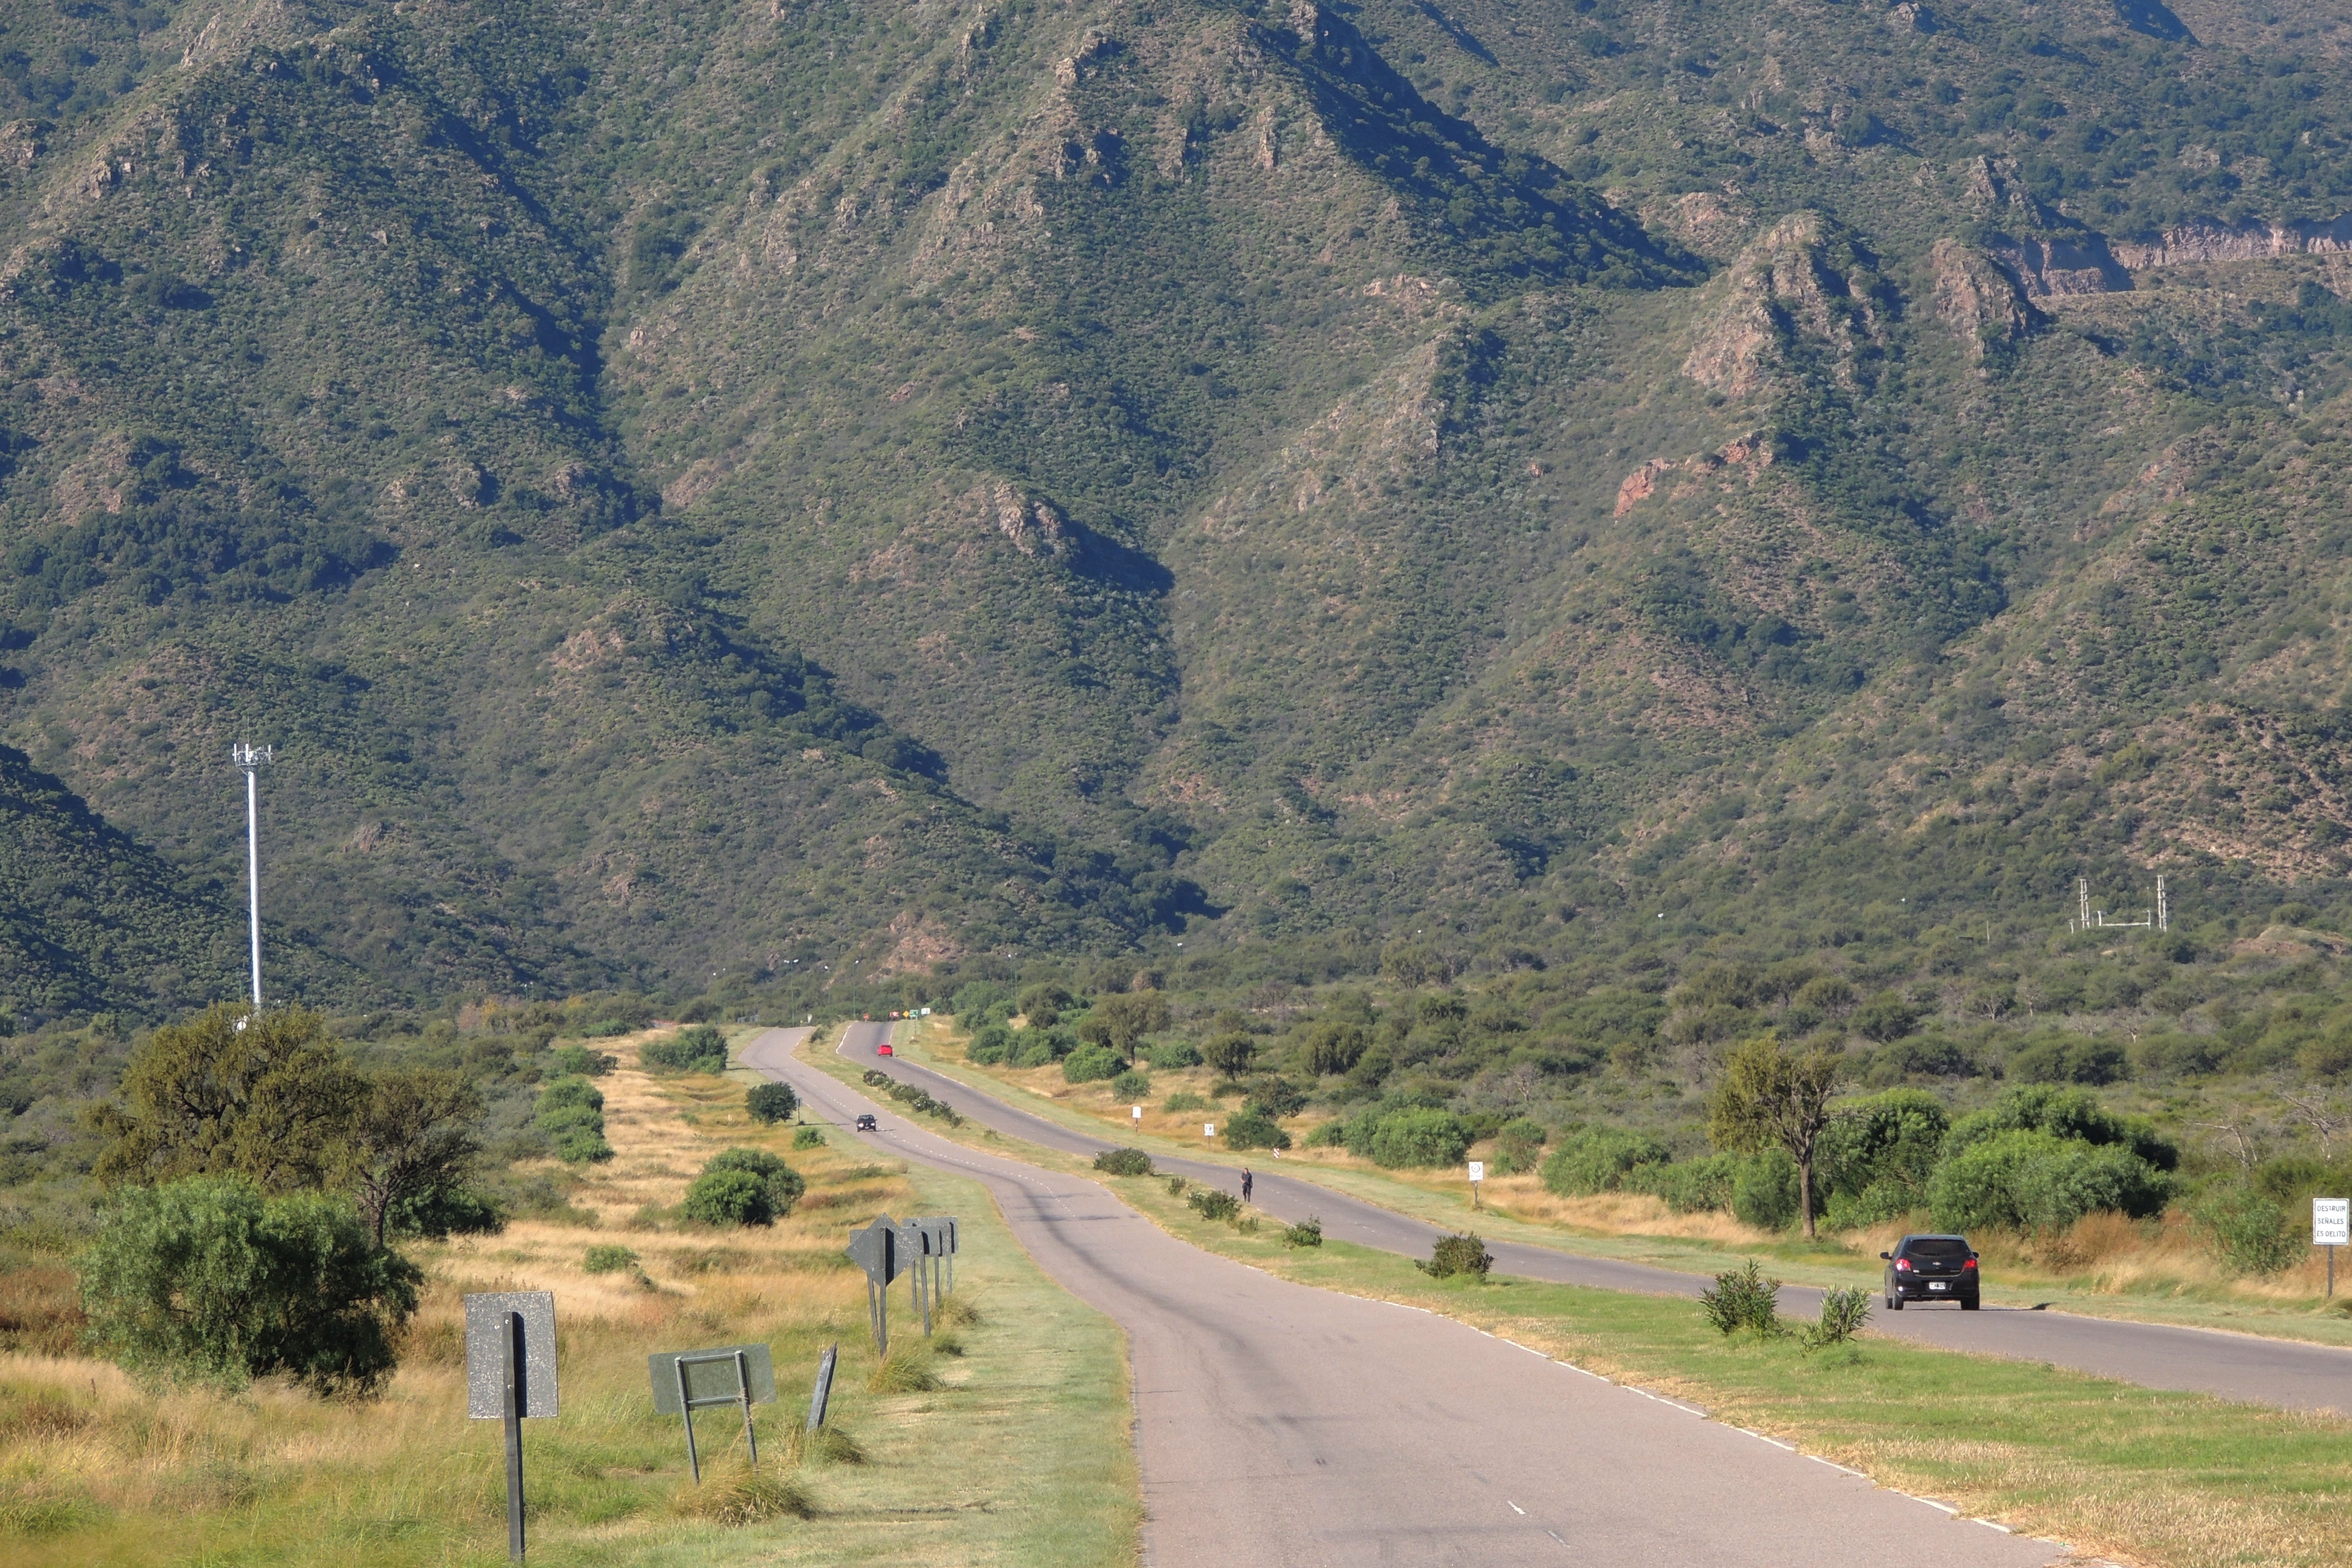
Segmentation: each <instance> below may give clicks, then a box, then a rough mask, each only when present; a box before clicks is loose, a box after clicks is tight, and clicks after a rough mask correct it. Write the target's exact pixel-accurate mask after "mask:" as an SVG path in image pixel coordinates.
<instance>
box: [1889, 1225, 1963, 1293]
mask: <svg viewBox="0 0 2352 1568" xmlns="http://www.w3.org/2000/svg"><path fill="white" fill-rule="evenodd" d="M1878 1256H1879V1257H1881V1258H1885V1259H1886V1306H1887V1310H1890V1311H1895V1312H1899V1311H1901V1310H1903V1304H1904V1303H1905V1302H1906V1301H1958V1303H1959V1304H1960V1310H1962V1311H1964V1312H1973V1311H1975V1310H1977V1301H1978V1296H1977V1287H1978V1277H1977V1254H1976V1249H1975V1248H1974V1247H1970V1246H1969V1238H1968V1237H1965V1236H1906V1237H1904V1238H1903V1240H1902V1241H1901V1243H1900V1244H1898V1245H1897V1246H1896V1247H1895V1250H1894V1251H1892V1252H1882V1253H1880V1254H1879V1255H1878Z"/></svg>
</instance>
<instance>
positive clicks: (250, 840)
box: [228, 741, 277, 1013]
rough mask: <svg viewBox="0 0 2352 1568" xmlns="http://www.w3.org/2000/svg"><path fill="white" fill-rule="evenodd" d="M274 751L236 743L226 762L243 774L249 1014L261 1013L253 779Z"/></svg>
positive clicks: (256, 815) (258, 872) (258, 869)
mask: <svg viewBox="0 0 2352 1568" xmlns="http://www.w3.org/2000/svg"><path fill="white" fill-rule="evenodd" d="M276 751H277V748H276V747H274V746H255V745H250V744H247V742H243V741H240V742H237V743H236V745H233V746H231V747H230V748H229V749H228V758H229V761H230V762H232V763H236V766H237V767H238V769H239V770H241V771H242V772H243V773H244V774H245V891H246V904H247V911H248V913H249V914H250V916H251V921H252V930H253V1010H254V1011H255V1012H256V1013H258V1012H260V1011H261V813H260V798H259V794H258V789H257V785H256V784H255V783H254V775H255V774H256V773H259V772H260V771H261V766H262V764H263V763H267V762H268V761H269V759H270V757H271V756H272V754H274V753H275V752H276Z"/></svg>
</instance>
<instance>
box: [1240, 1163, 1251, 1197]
mask: <svg viewBox="0 0 2352 1568" xmlns="http://www.w3.org/2000/svg"><path fill="white" fill-rule="evenodd" d="M1253 1179H1254V1178H1252V1176H1251V1175H1250V1173H1249V1167H1248V1166H1247V1165H1244V1166H1243V1167H1242V1202H1244V1203H1247V1202H1249V1201H1250V1183H1251V1181H1252V1180H1253Z"/></svg>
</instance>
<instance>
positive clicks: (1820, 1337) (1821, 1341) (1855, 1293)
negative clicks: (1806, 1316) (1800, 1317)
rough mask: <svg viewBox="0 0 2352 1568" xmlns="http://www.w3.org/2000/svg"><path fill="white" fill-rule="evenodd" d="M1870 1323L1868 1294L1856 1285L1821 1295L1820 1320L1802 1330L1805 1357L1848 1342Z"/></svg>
mask: <svg viewBox="0 0 2352 1568" xmlns="http://www.w3.org/2000/svg"><path fill="white" fill-rule="evenodd" d="M1869 1321H1870V1292H1869V1291H1868V1290H1866V1289H1863V1288H1862V1287H1861V1286H1859V1285H1846V1286H1839V1287H1835V1288H1832V1289H1829V1290H1825V1291H1823V1292H1822V1317H1821V1321H1819V1322H1817V1323H1809V1324H1807V1325H1806V1327H1805V1335H1804V1345H1805V1350H1806V1352H1807V1353H1808V1354H1810V1353H1811V1352H1814V1351H1818V1350H1827V1349H1828V1348H1829V1347H1830V1346H1832V1345H1842V1344H1847V1343H1850V1342H1852V1341H1853V1336H1854V1335H1856V1334H1858V1333H1860V1332H1861V1331H1862V1329H1863V1325H1864V1324H1865V1323H1867V1322H1869Z"/></svg>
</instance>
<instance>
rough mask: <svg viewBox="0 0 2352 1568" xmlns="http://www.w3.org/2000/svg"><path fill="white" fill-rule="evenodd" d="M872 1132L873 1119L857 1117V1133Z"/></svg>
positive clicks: (873, 1128)
mask: <svg viewBox="0 0 2352 1568" xmlns="http://www.w3.org/2000/svg"><path fill="white" fill-rule="evenodd" d="M874 1130H875V1121H874V1118H873V1117H871V1116H861V1117H859V1118H858V1119H857V1131H860V1132H871V1131H874Z"/></svg>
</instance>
